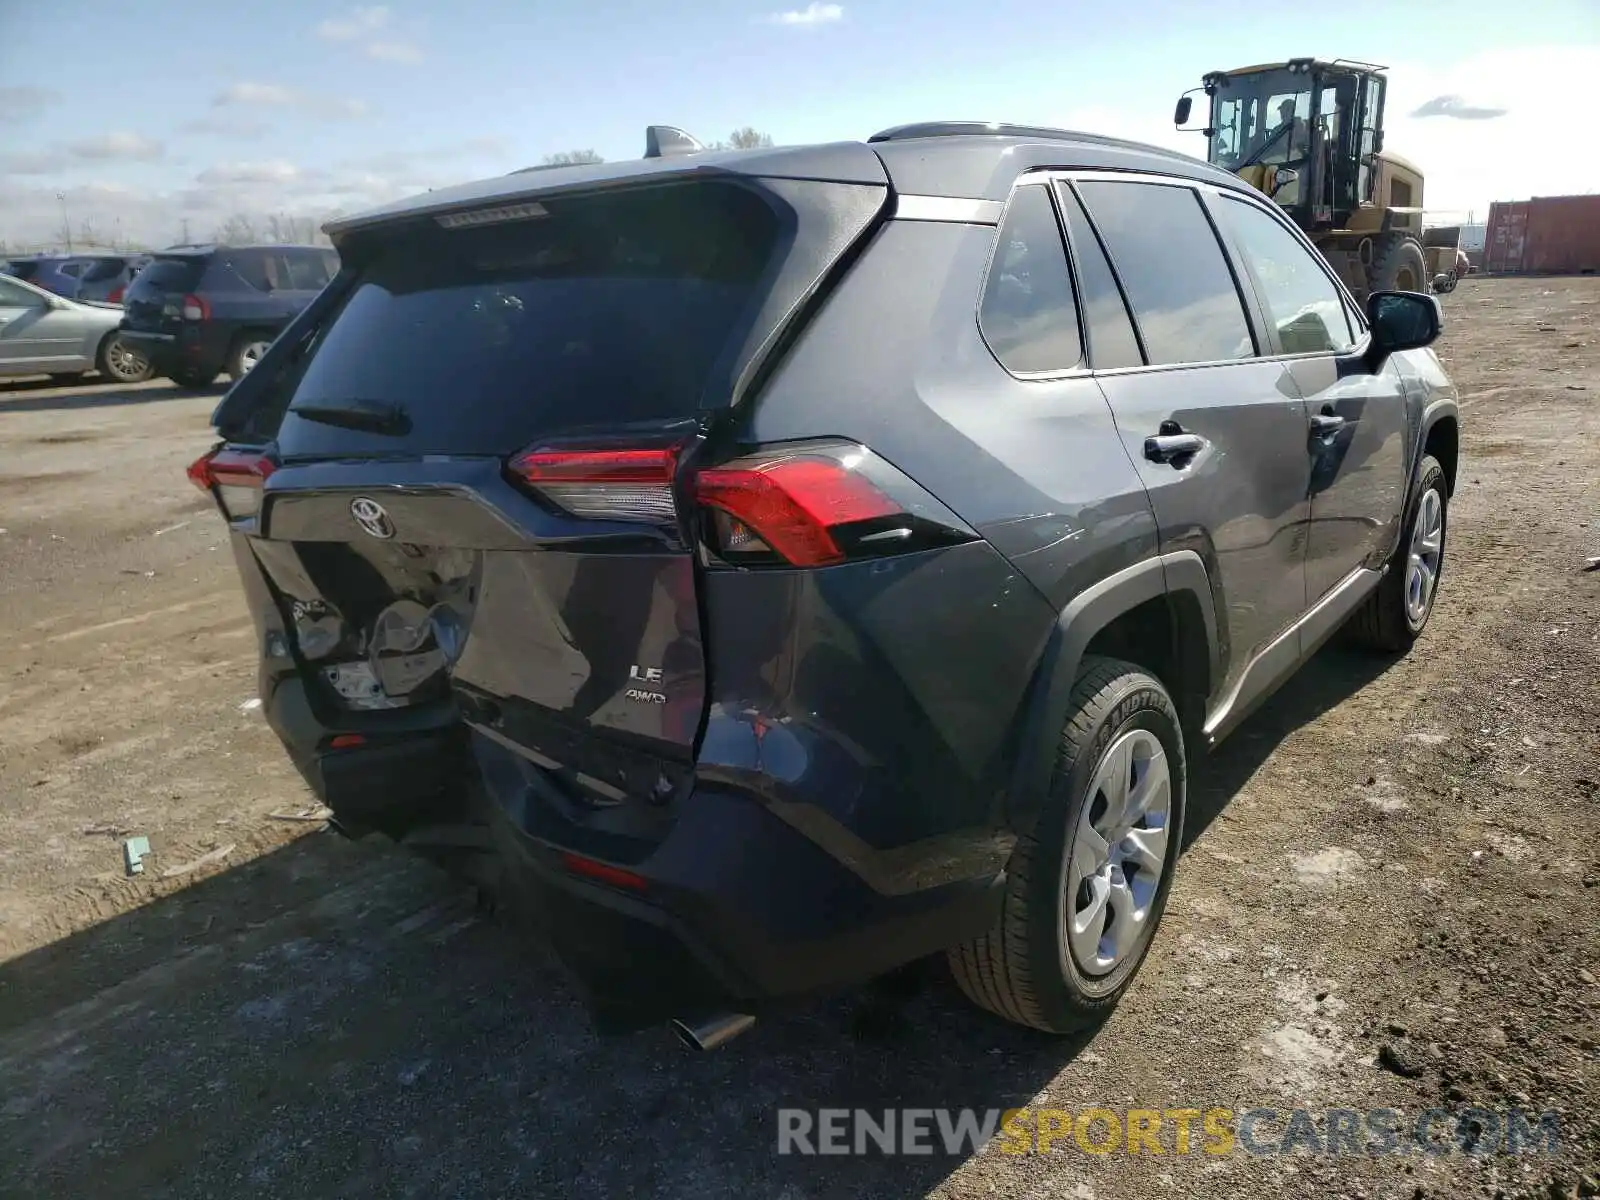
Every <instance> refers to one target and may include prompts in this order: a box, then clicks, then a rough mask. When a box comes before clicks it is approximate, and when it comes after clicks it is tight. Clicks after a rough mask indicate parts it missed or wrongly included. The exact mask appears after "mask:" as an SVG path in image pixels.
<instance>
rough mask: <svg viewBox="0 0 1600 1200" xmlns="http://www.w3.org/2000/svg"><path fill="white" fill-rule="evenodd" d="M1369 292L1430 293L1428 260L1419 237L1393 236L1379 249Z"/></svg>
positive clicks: (1398, 234) (1387, 238) (1374, 262)
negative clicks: (1418, 239)
mask: <svg viewBox="0 0 1600 1200" xmlns="http://www.w3.org/2000/svg"><path fill="white" fill-rule="evenodd" d="M1367 290H1368V292H1426V291H1427V290H1428V260H1427V257H1426V256H1425V255H1424V254H1423V252H1422V246H1421V244H1420V243H1419V242H1417V240H1416V239H1415V238H1411V237H1407V236H1406V235H1405V234H1403V233H1390V234H1388V235H1387V236H1386V237H1385V238H1384V239H1382V243H1381V245H1380V246H1379V248H1378V253H1377V255H1376V256H1375V257H1374V258H1373V260H1372V271H1371V274H1370V275H1369V276H1368V287H1367Z"/></svg>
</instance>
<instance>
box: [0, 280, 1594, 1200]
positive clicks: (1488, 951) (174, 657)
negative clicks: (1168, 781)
mask: <svg viewBox="0 0 1600 1200" xmlns="http://www.w3.org/2000/svg"><path fill="white" fill-rule="evenodd" d="M1444 304H1445V308H1446V314H1447V319H1448V321H1449V332H1448V333H1447V335H1446V338H1445V341H1444V343H1443V348H1442V351H1441V353H1442V355H1443V357H1444V358H1445V360H1446V364H1447V366H1448V367H1449V368H1450V370H1451V371H1452V372H1453V374H1454V376H1455V379H1456V382H1457V383H1458V384H1459V385H1460V387H1461V389H1462V393H1463V403H1462V408H1463V420H1464V439H1463V448H1462V458H1463V466H1462V471H1461V486H1460V488H1459V491H1458V493H1457V496H1456V498H1455V502H1454V504H1453V507H1452V509H1451V523H1450V543H1449V547H1448V551H1447V561H1446V571H1445V582H1444V590H1443V593H1442V595H1441V598H1440V602H1439V607H1438V609H1437V610H1436V612H1435V614H1434V617H1433V622H1432V624H1431V625H1430V627H1429V631H1428V633H1427V635H1426V636H1425V637H1424V639H1423V640H1422V641H1421V643H1419V645H1418V646H1417V648H1416V649H1415V651H1414V652H1413V653H1412V654H1411V655H1410V656H1409V657H1408V658H1407V659H1405V660H1404V661H1401V662H1398V663H1385V662H1384V661H1383V660H1378V659H1373V658H1369V657H1364V656H1357V655H1354V654H1350V653H1348V652H1345V651H1342V650H1339V649H1337V648H1335V649H1330V650H1328V651H1325V652H1324V653H1323V654H1321V655H1320V656H1319V657H1318V658H1317V659H1316V660H1315V661H1314V662H1313V663H1311V664H1310V665H1309V666H1308V667H1307V669H1306V670H1305V671H1304V672H1303V673H1302V674H1301V675H1300V676H1298V677H1297V678H1296V680H1295V681H1294V682H1292V683H1291V684H1290V685H1289V686H1288V687H1287V688H1286V690H1285V691H1284V692H1283V693H1282V694H1281V698H1280V699H1279V700H1278V701H1277V702H1276V703H1274V704H1273V705H1271V706H1270V707H1269V708H1268V709H1267V710H1266V711H1264V712H1263V713H1262V714H1261V715H1259V716H1258V717H1256V718H1254V719H1252V720H1251V721H1250V722H1249V723H1248V724H1246V725H1245V726H1244V727H1243V728H1242V729H1241V730H1240V731H1239V732H1238V733H1237V734H1235V735H1234V737H1233V738H1232V739H1230V740H1229V742H1228V743H1226V744H1225V746H1224V748H1223V749H1222V750H1221V751H1219V752H1218V754H1217V755H1215V756H1214V757H1213V758H1211V759H1210V760H1209V761H1206V762H1204V763H1203V764H1202V765H1201V768H1200V769H1201V771H1202V775H1201V777H1200V778H1199V779H1198V780H1197V782H1196V786H1195V794H1194V798H1193V800H1192V805H1193V812H1192V813H1191V816H1190V821H1189V829H1188V831H1187V832H1188V834H1189V837H1190V839H1191V844H1190V845H1189V847H1188V852H1187V855H1186V857H1185V858H1184V860H1183V862H1182V865H1181V867H1180V871H1179V875H1178V878H1177V882H1176V885H1175V887H1174V890H1173V895H1172V903H1171V908H1170V910H1169V912H1168V915H1167V919H1166V922H1165V924H1164V926H1163V928H1162V932H1161V934H1160V936H1159V938H1158V939H1157V942H1156V945H1155V948H1154V950H1153V951H1152V957H1151V960H1150V962H1149V963H1148V964H1147V966H1146V967H1145V970H1144V972H1143V974H1142V975H1141V977H1140V980H1139V983H1138V985H1137V986H1136V987H1135V989H1134V991H1133V993H1132V994H1131V995H1130V996H1129V998H1128V1000H1127V1002H1126V1003H1124V1004H1123V1006H1122V1007H1121V1009H1120V1010H1119V1011H1118V1012H1117V1013H1115V1014H1114V1015H1113V1017H1112V1018H1111V1019H1110V1021H1109V1022H1108V1023H1107V1024H1106V1025H1105V1026H1104V1027H1103V1028H1102V1029H1100V1030H1099V1031H1097V1032H1096V1033H1095V1034H1094V1036H1093V1037H1092V1038H1088V1039H1085V1040H1083V1041H1080V1042H1060V1041H1054V1040H1050V1039H1045V1038H1039V1037H1034V1036H1031V1035H1029V1034H1026V1033H1022V1032H1019V1031H1016V1030H1012V1029H1010V1028H1008V1027H1006V1026H1003V1025H1001V1024H999V1023H997V1022H995V1021H992V1020H990V1019H988V1018H986V1017H984V1016H982V1015H980V1014H978V1013H976V1012H974V1011H972V1010H970V1009H968V1008H967V1007H966V1006H965V1005H964V1004H963V1003H962V1002H961V1001H960V999H959V998H958V997H957V996H956V995H955V993H954V989H953V987H952V986H951V985H950V984H949V983H948V981H947V980H946V979H945V978H944V977H943V975H942V973H941V971H940V970H938V969H934V968H930V969H928V970H926V971H913V972H908V973H907V974H906V976H905V977H904V978H901V979H897V980H895V981H893V982H892V984H885V985H883V986H879V987H875V988H872V989H869V990H867V991H864V992H863V993H861V994H859V995H855V996H849V997H843V998H841V999H839V1000H836V1001H834V1002H831V1003H828V1004H821V1005H817V1006H815V1007H813V1008H809V1009H807V1010H805V1011H802V1012H799V1013H796V1014H795V1015H792V1016H789V1017H784V1018H781V1019H773V1020H769V1021H766V1022H764V1023H762V1024H760V1025H758V1026H757V1028H756V1029H755V1031H754V1032H752V1033H751V1034H749V1035H747V1036H745V1037H743V1038H741V1039H740V1040H738V1041H736V1042H734V1043H733V1044H731V1045H729V1046H727V1047H725V1048H724V1049H722V1050H719V1051H717V1052H715V1053H713V1054H710V1055H694V1054H691V1053H690V1052H688V1051H685V1050H683V1049H681V1048H680V1047H679V1046H678V1045H677V1043H676V1042H675V1041H673V1039H672V1038H671V1037H670V1035H669V1034H668V1033H667V1032H666V1031H664V1030H661V1031H650V1032H646V1033H643V1034H639V1035H635V1036H632V1037H627V1038H621V1039H610V1040H601V1039H598V1038H596V1037H595V1036H594V1035H593V1034H592V1033H591V1032H590V1030H589V1028H588V1025H587V1021H586V1018H585V1015H584V1013H583V1011H582V1009H581V1007H580V1006H579V1003H578V1001H577V998H576V996H575V995H574V993H573V992H572V990H571V989H570V988H569V986H568V984H567V983H566V981H565V980H564V979H563V978H562V976H561V974H560V971H559V969H558V968H557V967H556V966H555V965H554V964H553V963H551V962H550V961H549V960H548V959H547V958H546V957H545V956H544V954H543V953H542V951H541V950H539V949H538V947H537V946H534V945H531V944H529V943H528V941H527V939H526V938H524V937H521V936H519V935H518V934H517V933H516V932H514V931H512V930H508V929H505V928H502V927H500V926H498V925H496V924H493V923H491V922H488V921H485V920H482V919H480V918H479V917H478V916H477V915H476V913H475V910H474V908H473V905H472V902H471V898H470V897H469V896H467V895H465V894H464V893H463V892H462V891H461V890H460V889H458V888H457V887H456V886H454V885H453V884H452V883H450V882H449V881H448V880H446V879H445V878H444V877H443V876H441V875H440V874H438V873H437V872H435V871H434V870H433V869H432V868H430V867H427V866H425V865H424V864H422V863H419V862H416V861H413V860H411V859H410V858H408V857H407V856H406V855H404V854H402V853H401V852H399V851H398V850H395V849H393V848H392V847H389V846H387V845H385V844H383V843H381V842H376V841H368V842H363V843H359V844H353V843H349V842H346V841H343V840H341V839H339V838H337V837H336V836H334V835H332V834H329V833H325V832H321V831H318V830H317V829H316V827H314V826H307V825H306V824H303V823H296V822H292V821H285V820H280V819H277V818H275V817H273V816H272V815H271V814H273V813H282V812H294V811H297V810H300V809H302V808H304V806H306V805H307V804H308V803H310V797H309V795H308V794H307V793H306V791H305V789H304V787H303V785H302V784H301V783H300V781H299V779H298V777H297V776H296V775H295V774H294V773H293V771H292V769H291V768H290V767H289V766H288V764H287V761H286V760H285V758H284V756H283V755H282V753H281V751H280V750H279V748H278V746H277V743H276V741H275V739H274V738H273V737H272V736H271V734H270V733H269V732H268V731H267V729H266V728H265V726H264V724H263V723H262V721H261V720H260V716H259V713H258V712H255V711H253V710H252V709H251V708H250V707H249V704H248V702H249V701H250V700H251V699H252V698H253V696H254V689H253V680H254V655H253V650H252V639H251V635H250V626H249V622H248V618H247V616H246V614H245V610H244V605H243V602H242V599H241V597H240V595H239V592H238V584H237V582H236V580H235V576H234V572H233V566H232V562H231V558H230V556H229V553H228V548H227V545H226V542H225V540H224V538H223V535H222V531H221V528H220V525H219V521H218V519H217V518H216V517H215V516H214V514H213V513H212V512H210V511H209V508H208V506H207V505H206V503H205V502H203V501H202V500H201V498H200V497H199V496H198V495H197V494H196V493H195V492H194V490H193V489H192V488H191V487H190V486H189V485H188V484H187V482H186V481H185V480H184V478H183V474H182V471H183V467H184V465H185V464H186V463H187V462H188V461H189V460H190V459H191V458H192V457H193V456H194V455H195V454H196V453H198V452H199V451H200V450H201V449H202V448H203V447H204V446H205V445H206V444H207V443H208V440H209V431H208V430H207V428H206V418H207V416H208V415H209V412H210V410H211V407H212V406H213V404H214V403H215V396H214V395H209V396H194V395H191V394H188V393H181V392H178V391H176V390H175V389H173V388H171V387H169V386H166V385H164V384H149V385H144V386H142V387H139V388H126V389H110V388H106V387H104V386H102V385H98V384H95V383H90V384H89V385H86V386H83V387H79V388H76V389H50V388H43V387H33V386H29V385H26V384H6V385H0V629H3V631H4V634H5V636H4V638H3V639H0V641H3V644H0V1080H3V1087H0V1195H4V1196H17V1197H28V1198H29V1200H42V1198H44V1197H56V1196H60V1197H85V1196H109V1195H139V1196H142V1197H191V1196H192V1197H199V1196H228V1197H239V1196H256V1195H260V1196H271V1197H290V1196H318V1197H333V1196H340V1197H361V1198H365V1197H379V1196H384V1197H387V1196H419V1197H423V1196H425V1197H442V1196H450V1197H458V1196H459V1197H478V1196H511V1195H557V1194H563V1195H585V1194H587V1195H602V1196H624V1195H640V1196H646V1195H649V1196H666V1197H722V1196H727V1197H739V1198H751V1197H767V1196H772V1197H787V1198H789V1200H802V1198H810V1197H824V1196H871V1197H887V1196H924V1195H928V1196H948V1197H968V1196H971V1197H978V1196H985V1197H987V1196H1008V1197H1067V1198H1072V1200H1096V1198H1099V1200H1109V1198H1114V1197H1125V1196H1126V1197H1132V1196H1150V1195H1157V1196H1161V1195H1171V1196H1173V1197H1216V1198H1222V1197H1242V1196H1257V1195H1269V1194H1282V1195H1285V1196H1294V1197H1301V1196H1318V1197H1320V1196H1350V1197H1358V1196H1360V1197H1369V1198H1376V1197H1397V1198H1404V1200H1412V1198H1414V1197H1419V1196H1421V1197H1469V1196H1484V1197H1489V1196H1494V1195H1496V1194H1497V1193H1501V1194H1504V1195H1505V1196H1507V1197H1516V1196H1539V1197H1562V1196H1576V1195H1579V1194H1580V1191H1581V1194H1584V1195H1589V1194H1593V1193H1592V1192H1590V1191H1589V1190H1587V1189H1588V1184H1589V1182H1590V1181H1588V1180H1585V1179H1584V1178H1583V1176H1584V1175H1585V1174H1586V1173H1587V1174H1588V1175H1589V1176H1600V1051H1597V1047H1596V1039H1597V1038H1600V983H1597V974H1600V953H1597V950H1600V833H1597V831H1596V826H1597V821H1596V818H1597V815H1600V813H1597V810H1600V782H1597V781H1600V761H1597V759H1600V620H1597V617H1600V603H1597V599H1600V571H1594V572H1586V571H1584V570H1583V568H1584V565H1585V562H1586V560H1587V559H1588V558H1589V557H1590V556H1594V555H1600V469H1597V467H1596V449H1597V447H1600V279H1591V278H1583V279H1571V280H1544V279H1535V280H1513V279H1477V278H1474V279H1469V280H1468V281H1466V282H1465V283H1463V285H1462V286H1461V287H1460V289H1459V290H1458V291H1457V292H1455V293H1454V294H1452V295H1450V296H1447V297H1445V298H1444ZM128 834H143V835H146V836H148V837H149V839H150V843H151V846H152V848H153V854H152V857H151V858H150V859H149V860H148V862H149V865H148V867H147V869H146V873H145V874H144V875H143V876H141V877H138V878H135V879H129V878H126V877H125V876H124V872H123V869H122V857H121V841H122V838H123V837H124V836H127V835H128ZM221 851H226V852H225V853H216V854H215V855H214V859H213V861H211V862H210V863H209V864H208V865H203V866H201V867H199V868H196V869H194V870H191V871H188V872H185V873H181V874H177V875H174V876H172V877H164V872H168V871H171V870H172V869H173V868H181V867H184V866H186V865H187V864H190V863H192V862H194V860H196V859H198V858H201V857H202V856H204V855H208V854H212V853H213V852H221ZM1396 1068H1398V1069H1396ZM1513 1105H1520V1106H1522V1107H1525V1108H1527V1109H1529V1110H1533V1111H1543V1110H1546V1109H1549V1110H1555V1111H1557V1112H1558V1113H1559V1114H1560V1121H1561V1129H1562V1139H1561V1147H1560V1150H1559V1152H1558V1153H1557V1154H1555V1155H1554V1156H1550V1155H1528V1156H1523V1157H1515V1158H1514V1157H1509V1156H1506V1155H1503V1154H1502V1155H1494V1154H1490V1155H1478V1156H1472V1155H1468V1154H1464V1153H1462V1152H1460V1150H1459V1149H1455V1148H1452V1149H1451V1152H1450V1153H1447V1154H1442V1155H1428V1154H1408V1155H1381V1156H1372V1155H1354V1156H1328V1155H1318V1154H1312V1153H1295V1154H1291V1155H1261V1154H1254V1153H1247V1152H1245V1151H1244V1150H1243V1149H1239V1150H1236V1151H1235V1152H1234V1153H1232V1154H1228V1155H1209V1154H1206V1153H1203V1152H1199V1151H1193V1152H1190V1153H1188V1154H1179V1153H1175V1152H1174V1146H1173V1143H1172V1140H1171V1136H1170V1132H1169V1134H1168V1135H1167V1136H1166V1139H1165V1140H1166V1149H1167V1152H1166V1153H1164V1154H1162V1155H1160V1156H1157V1155H1155V1154H1152V1153H1149V1152H1148V1150H1147V1151H1145V1152H1142V1153H1137V1154H1129V1153H1125V1152H1121V1151H1119V1152H1116V1153H1111V1154H1104V1155H1099V1154H1089V1153H1085V1152H1083V1151H1082V1150H1081V1149H1080V1148H1079V1147H1078V1146H1077V1145H1076V1144H1075V1143H1074V1141H1073V1139H1072V1138H1070V1137H1069V1138H1067V1139H1066V1140H1065V1141H1063V1142H1062V1143H1060V1144H1059V1145H1058V1146H1057V1148H1056V1150H1055V1151H1054V1152H1053V1153H1050V1154H1043V1155H1040V1154H1033V1155H1022V1156H1017V1155H1009V1154H1005V1153H1001V1152H1000V1151H999V1146H998V1144H992V1145H991V1146H990V1147H989V1148H988V1149H987V1150H986V1151H984V1152H982V1153H978V1154H972V1153H964V1154H957V1155H946V1154H943V1153H935V1154H933V1155H929V1156H923V1157H904V1156H901V1157H885V1156H882V1155H870V1156H862V1157H854V1156H852V1157H795V1156H788V1157H779V1156H778V1155H776V1154H775V1152H774V1151H775V1146H776V1142H777V1130H778V1118H777V1110H778V1109H779V1108H780V1107H785V1106H795V1107H803V1108H809V1109H817V1108H822V1107H863V1108H869V1109H875V1110H881V1109H883V1108H885V1107H923V1108H930V1107H948V1108H962V1107H971V1108H977V1109H985V1108H991V1107H992V1108H1010V1107H1028V1106H1032V1107H1034V1108H1038V1107H1041V1106H1045V1107H1054V1108H1063V1109H1071V1110H1081V1109H1084V1108H1088V1107H1105V1108H1110V1109H1113V1110H1126V1109H1127V1108H1130V1107H1143V1108H1150V1109H1156V1110H1170V1109H1174V1108H1183V1107H1192V1108H1199V1109H1208V1108H1213V1107H1226V1108H1230V1109H1233V1110H1236V1111H1243V1110H1246V1109H1250V1108H1256V1107H1264V1108H1273V1109H1276V1110H1279V1111H1286V1110H1288V1109H1291V1108H1294V1107H1297V1106H1298V1107H1304V1108H1309V1109H1312V1110H1317V1111H1321V1110H1326V1109H1329V1108H1347V1109H1356V1110H1367V1109H1372V1108H1385V1107H1386V1108H1393V1109H1396V1110H1398V1111H1400V1112H1401V1113H1402V1114H1405V1119H1406V1120H1408V1121H1409V1120H1412V1119H1414V1118H1415V1116H1416V1115H1418V1114H1421V1113H1422V1112H1424V1111H1426V1110H1428V1109H1430V1108H1434V1107H1440V1108H1444V1109H1448V1110H1450V1111H1451V1112H1452V1113H1454V1112H1456V1111H1458V1110H1461V1109H1464V1108H1467V1107H1471V1106H1477V1107H1480V1108H1483V1109H1487V1110H1492V1111H1504V1110H1505V1109H1506V1108H1508V1107H1510V1106H1513ZM1452 1127H1453V1126H1452ZM1263 1130H1264V1131H1265V1132H1264V1133H1263V1135H1262V1136H1263V1140H1265V1141H1268V1142H1275V1141H1276V1140H1277V1139H1278V1138H1279V1137H1281V1136H1282V1133H1283V1124H1282V1122H1279V1123H1278V1124H1277V1125H1276V1126H1271V1125H1266V1126H1263Z"/></svg>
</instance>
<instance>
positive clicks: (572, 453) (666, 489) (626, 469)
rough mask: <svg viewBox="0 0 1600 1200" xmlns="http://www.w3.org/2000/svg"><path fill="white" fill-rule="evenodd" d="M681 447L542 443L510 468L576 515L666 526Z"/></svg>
mask: <svg viewBox="0 0 1600 1200" xmlns="http://www.w3.org/2000/svg"><path fill="white" fill-rule="evenodd" d="M681 450H682V447H681V446H676V445H674V446H659V447H654V448H651V449H589V450H563V449H558V448H553V447H543V448H540V449H536V450H527V451H524V452H523V453H521V454H519V455H517V457H515V458H513V459H512V460H511V471H512V473H513V474H515V475H516V476H517V477H518V478H519V479H521V480H523V481H524V482H526V483H528V484H530V485H531V486H533V487H535V488H537V489H538V490H539V492H540V494H541V495H543V496H545V497H547V498H548V499H550V500H551V501H553V502H554V503H556V504H559V505H560V506H561V507H562V508H564V509H566V510H567V511H568V512H569V513H571V514H572V515H573V516H575V517H588V518H590V519H592V520H599V521H650V522H656V523H661V524H670V523H672V522H674V521H676V520H677V509H676V507H675V505H674V503H673V498H672V480H673V477H674V476H675V475H676V474H677V470H678V454H679V453H680V451H681Z"/></svg>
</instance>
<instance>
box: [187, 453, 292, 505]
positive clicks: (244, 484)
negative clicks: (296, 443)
mask: <svg viewBox="0 0 1600 1200" xmlns="http://www.w3.org/2000/svg"><path fill="white" fill-rule="evenodd" d="M274 469H275V464H274V463H273V461H272V460H271V459H270V458H268V457H267V456H266V455H264V454H256V453H254V452H252V451H248V450H213V451H211V452H210V453H209V454H202V455H201V456H200V457H199V458H197V459H195V460H194V462H192V463H190V464H189V469H188V471H187V472H186V474H187V475H188V476H189V482H190V483H192V484H194V485H195V487H197V488H199V489H200V490H201V491H202V492H211V493H213V494H214V495H215V496H216V497H217V501H218V503H219V504H220V505H221V506H222V513H223V515H224V516H226V517H228V518H229V519H231V520H237V519H238V518H240V517H253V516H255V515H256V514H257V513H259V512H260V511H261V488H262V486H263V485H264V484H265V483H266V481H267V476H269V475H271V474H272V472H273V470H274Z"/></svg>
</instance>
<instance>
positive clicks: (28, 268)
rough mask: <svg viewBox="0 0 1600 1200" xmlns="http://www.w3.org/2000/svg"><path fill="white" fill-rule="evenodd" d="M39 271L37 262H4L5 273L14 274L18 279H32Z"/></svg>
mask: <svg viewBox="0 0 1600 1200" xmlns="http://www.w3.org/2000/svg"><path fill="white" fill-rule="evenodd" d="M38 273H39V264H38V263H37V262H14V263H7V264H6V274H8V275H14V276H15V277H16V278H18V279H32V278H33V277H34V276H35V275H37V274H38Z"/></svg>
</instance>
